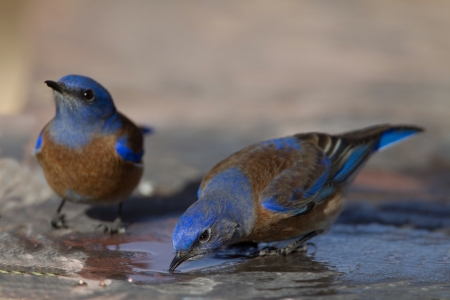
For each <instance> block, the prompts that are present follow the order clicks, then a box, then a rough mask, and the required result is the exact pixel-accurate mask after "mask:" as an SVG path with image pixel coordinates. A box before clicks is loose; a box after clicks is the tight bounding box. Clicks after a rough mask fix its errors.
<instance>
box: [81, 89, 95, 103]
mask: <svg viewBox="0 0 450 300" xmlns="http://www.w3.org/2000/svg"><path fill="white" fill-rule="evenodd" d="M83 99H84V100H86V101H88V102H92V101H94V92H93V91H92V90H85V91H84V92H83Z"/></svg>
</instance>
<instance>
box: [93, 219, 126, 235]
mask: <svg viewBox="0 0 450 300" xmlns="http://www.w3.org/2000/svg"><path fill="white" fill-rule="evenodd" d="M97 227H98V228H99V229H100V230H101V231H103V232H104V233H109V234H116V233H125V232H126V228H125V224H123V223H122V220H121V219H120V218H117V219H115V220H114V222H112V223H111V224H104V223H101V224H99V225H98V226H97Z"/></svg>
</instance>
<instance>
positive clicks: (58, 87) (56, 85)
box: [45, 80, 64, 94]
mask: <svg viewBox="0 0 450 300" xmlns="http://www.w3.org/2000/svg"><path fill="white" fill-rule="evenodd" d="M45 83H46V84H47V86H48V87H50V88H52V89H53V90H54V91H57V92H58V93H60V94H62V93H63V92H64V89H63V87H62V86H61V85H60V84H59V83H58V82H55V81H52V80H46V81H45Z"/></svg>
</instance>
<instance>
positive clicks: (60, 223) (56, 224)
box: [50, 198, 67, 228]
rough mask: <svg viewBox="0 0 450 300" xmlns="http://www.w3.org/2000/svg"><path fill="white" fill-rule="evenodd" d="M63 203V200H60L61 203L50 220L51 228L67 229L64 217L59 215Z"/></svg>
mask: <svg viewBox="0 0 450 300" xmlns="http://www.w3.org/2000/svg"><path fill="white" fill-rule="evenodd" d="M64 203H66V199H65V198H63V199H62V201H61V203H60V204H59V206H58V209H57V210H56V213H55V214H54V215H53V217H52V219H51V220H50V224H51V225H52V227H53V228H67V224H66V215H65V214H62V213H61V209H62V208H63V206H64Z"/></svg>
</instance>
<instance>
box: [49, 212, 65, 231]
mask: <svg viewBox="0 0 450 300" xmlns="http://www.w3.org/2000/svg"><path fill="white" fill-rule="evenodd" d="M50 225H52V227H53V228H55V229H59V228H68V226H67V224H66V215H65V214H61V213H55V214H54V215H53V217H52V219H51V220H50Z"/></svg>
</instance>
